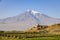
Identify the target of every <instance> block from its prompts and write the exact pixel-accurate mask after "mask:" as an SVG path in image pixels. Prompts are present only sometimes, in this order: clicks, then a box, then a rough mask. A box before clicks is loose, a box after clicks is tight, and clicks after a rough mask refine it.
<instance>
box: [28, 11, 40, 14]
mask: <svg viewBox="0 0 60 40" xmlns="http://www.w3.org/2000/svg"><path fill="white" fill-rule="evenodd" d="M27 12H30V13H32V14H34V15H35V14H37V13H40V12H38V11H35V10H27Z"/></svg>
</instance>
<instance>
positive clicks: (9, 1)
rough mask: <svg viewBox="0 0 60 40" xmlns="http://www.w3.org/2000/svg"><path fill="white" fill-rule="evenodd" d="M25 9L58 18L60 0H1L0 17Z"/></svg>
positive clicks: (9, 15) (11, 15)
mask: <svg viewBox="0 0 60 40" xmlns="http://www.w3.org/2000/svg"><path fill="white" fill-rule="evenodd" d="M27 9H29V10H36V11H39V12H41V13H43V14H45V15H48V16H51V17H54V18H60V0H1V1H0V19H3V18H7V17H13V16H16V15H19V14H20V13H22V12H24V11H26V10H27Z"/></svg>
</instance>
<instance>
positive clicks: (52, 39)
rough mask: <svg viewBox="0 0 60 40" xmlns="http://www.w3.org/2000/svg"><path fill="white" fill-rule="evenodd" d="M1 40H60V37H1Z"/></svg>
mask: <svg viewBox="0 0 60 40" xmlns="http://www.w3.org/2000/svg"><path fill="white" fill-rule="evenodd" d="M0 40H60V36H55V37H37V38H21V39H19V38H12V37H10V38H8V37H0Z"/></svg>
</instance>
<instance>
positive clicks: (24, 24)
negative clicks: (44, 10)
mask: <svg viewBox="0 0 60 40" xmlns="http://www.w3.org/2000/svg"><path fill="white" fill-rule="evenodd" d="M55 23H60V20H59V19H56V18H52V17H49V16H47V15H45V14H41V13H40V12H37V11H34V10H28V11H25V12H23V13H21V14H20V15H17V16H14V17H9V18H6V19H0V30H6V31H8V30H10V31H11V30H18V31H19V30H23V31H24V30H26V29H27V28H31V26H33V25H37V24H42V25H49V24H55Z"/></svg>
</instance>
